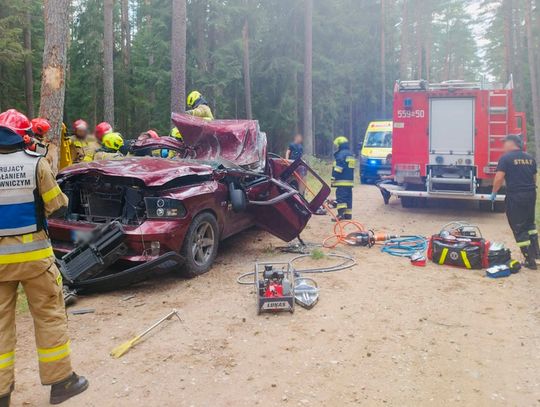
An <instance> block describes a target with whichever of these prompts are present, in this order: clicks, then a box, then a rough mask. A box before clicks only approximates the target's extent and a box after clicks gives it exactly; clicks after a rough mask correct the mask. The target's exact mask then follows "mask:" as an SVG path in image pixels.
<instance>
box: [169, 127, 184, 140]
mask: <svg viewBox="0 0 540 407" xmlns="http://www.w3.org/2000/svg"><path fill="white" fill-rule="evenodd" d="M169 136H171V137H174V138H175V139H178V140H183V139H184V137H183V136H182V133H180V130H178V127H173V128H172V129H171V132H170V133H169Z"/></svg>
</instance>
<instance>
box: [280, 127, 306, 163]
mask: <svg viewBox="0 0 540 407" xmlns="http://www.w3.org/2000/svg"><path fill="white" fill-rule="evenodd" d="M302 142H303V137H302V135H301V134H297V135H296V136H294V140H293V142H292V143H291V144H289V147H287V152H286V153H285V158H286V159H287V160H291V161H294V160H298V159H299V158H302V156H303V155H304V146H303V144H302Z"/></svg>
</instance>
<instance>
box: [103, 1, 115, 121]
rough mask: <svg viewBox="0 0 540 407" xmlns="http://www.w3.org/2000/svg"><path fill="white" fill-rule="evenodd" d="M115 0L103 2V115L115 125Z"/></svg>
mask: <svg viewBox="0 0 540 407" xmlns="http://www.w3.org/2000/svg"><path fill="white" fill-rule="evenodd" d="M113 12H114V0H104V2H103V16H104V19H103V23H104V26H103V116H104V119H105V121H106V122H109V123H110V124H111V125H112V126H113V127H114V65H113V64H114V63H113V56H114V31H113Z"/></svg>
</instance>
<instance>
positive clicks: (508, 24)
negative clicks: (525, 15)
mask: <svg viewBox="0 0 540 407" xmlns="http://www.w3.org/2000/svg"><path fill="white" fill-rule="evenodd" d="M512 9H513V5H512V0H504V1H503V31H504V71H505V72H504V73H505V78H503V81H504V82H506V81H507V80H509V79H510V75H512V74H513V73H514V39H513V35H512V34H513V33H512V25H513V18H512Z"/></svg>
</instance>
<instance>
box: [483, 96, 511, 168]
mask: <svg viewBox="0 0 540 407" xmlns="http://www.w3.org/2000/svg"><path fill="white" fill-rule="evenodd" d="M508 102H509V100H508V93H507V92H503V93H498V92H496V91H491V92H489V98H488V112H489V113H488V114H489V122H488V163H489V164H488V165H489V166H496V165H497V161H498V160H499V157H500V156H501V154H502V151H503V149H502V141H503V139H504V138H505V137H506V136H507V135H508Z"/></svg>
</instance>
